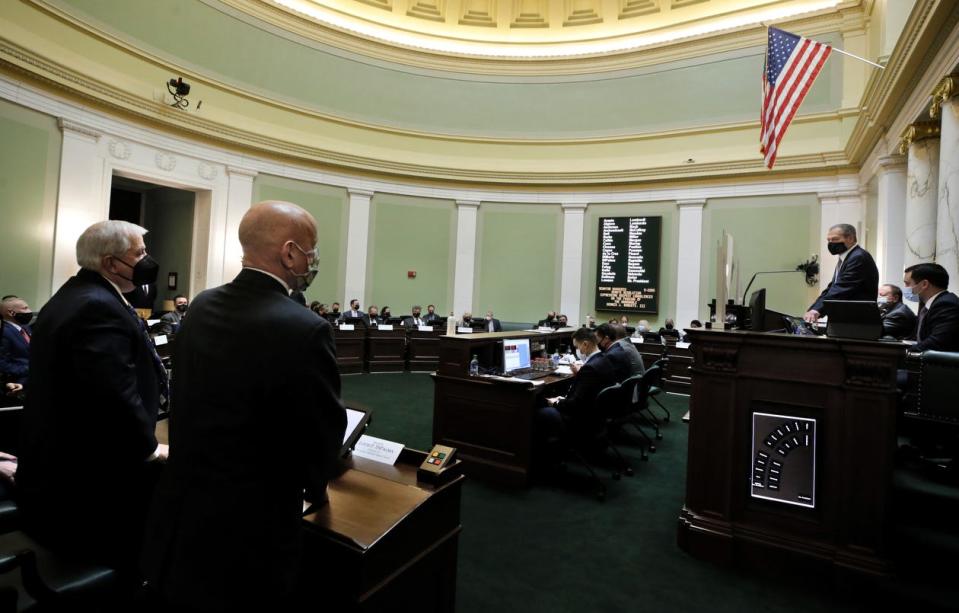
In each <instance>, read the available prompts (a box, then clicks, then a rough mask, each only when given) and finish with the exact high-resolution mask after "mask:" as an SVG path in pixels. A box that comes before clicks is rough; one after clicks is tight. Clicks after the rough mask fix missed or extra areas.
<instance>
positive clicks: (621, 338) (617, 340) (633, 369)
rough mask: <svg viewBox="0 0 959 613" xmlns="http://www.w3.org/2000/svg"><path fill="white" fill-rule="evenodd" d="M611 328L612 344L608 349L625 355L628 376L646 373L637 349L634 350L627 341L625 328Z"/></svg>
mask: <svg viewBox="0 0 959 613" xmlns="http://www.w3.org/2000/svg"><path fill="white" fill-rule="evenodd" d="M612 328H613V344H612V345H611V346H610V349H611V350H613V351H622V352H624V353H625V354H626V357H627V358H628V359H629V375H628V376H630V377H632V376H635V375H641V374H643V373H644V372H646V366H645V365H644V364H643V356H642V355H640V353H639V349H637V348H636V345H635V344H634V343H633V341H631V340H629V334H628V333H627V332H626V327H625V326H621V325H619V324H617V325H614V326H612Z"/></svg>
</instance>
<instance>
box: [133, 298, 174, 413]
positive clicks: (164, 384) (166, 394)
mask: <svg viewBox="0 0 959 613" xmlns="http://www.w3.org/2000/svg"><path fill="white" fill-rule="evenodd" d="M123 305H124V306H125V307H126V308H127V311H128V312H129V313H130V315H133V318H134V319H135V320H136V322H137V325H138V326H139V327H140V330H141V331H142V332H143V340H144V342H145V343H146V346H147V348H148V349H149V350H150V357H151V358H153V368H154V370H156V374H157V382H158V383H159V384H160V406H161V407H163V406H166V404H167V402H168V401H169V399H170V381H169V379H167V374H166V368H164V367H163V360H161V359H160V354H158V353H157V349H156V345H154V344H153V339H152V338H150V332H149V331H148V330H147V324H146V322H145V321H143V320H142V319H140V316H139V315H137V312H136V310H134V308H133V307H132V306H130V305H129V304H128V303H126V302H124V303H123Z"/></svg>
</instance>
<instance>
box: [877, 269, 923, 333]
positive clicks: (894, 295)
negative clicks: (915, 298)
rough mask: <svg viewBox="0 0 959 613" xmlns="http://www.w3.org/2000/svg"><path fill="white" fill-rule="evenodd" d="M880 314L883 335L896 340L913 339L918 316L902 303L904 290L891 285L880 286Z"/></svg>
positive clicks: (878, 301)
mask: <svg viewBox="0 0 959 613" xmlns="http://www.w3.org/2000/svg"><path fill="white" fill-rule="evenodd" d="M876 302H877V303H878V304H879V314H880V315H881V316H882V333H883V335H885V336H891V337H893V338H896V339H900V340H902V339H904V338H912V336H913V334H914V333H915V331H916V314H915V313H913V312H912V309H910V308H909V307H908V306H906V305H905V304H904V303H903V301H902V290H901V289H899V287H898V286H896V285H893V284H891V283H887V284H885V285H880V286H879V298H877V299H876Z"/></svg>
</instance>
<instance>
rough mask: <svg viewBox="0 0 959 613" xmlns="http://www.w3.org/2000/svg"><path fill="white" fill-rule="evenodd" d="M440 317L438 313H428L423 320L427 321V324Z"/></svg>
mask: <svg viewBox="0 0 959 613" xmlns="http://www.w3.org/2000/svg"><path fill="white" fill-rule="evenodd" d="M439 318H440V316H439V315H437V314H436V313H426V314H425V315H423V321H425V322H426V323H427V324H429V323H430V322H432V321H434V320H436V319H439Z"/></svg>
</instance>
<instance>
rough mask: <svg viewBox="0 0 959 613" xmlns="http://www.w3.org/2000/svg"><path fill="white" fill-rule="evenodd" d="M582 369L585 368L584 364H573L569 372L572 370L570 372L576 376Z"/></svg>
mask: <svg viewBox="0 0 959 613" xmlns="http://www.w3.org/2000/svg"><path fill="white" fill-rule="evenodd" d="M582 367H583V365H582V364H580V363H578V362H573V363H572V364H570V365H569V370H570V372H572V373H573V374H574V375H575V374H576V373H578V372H579V369H580V368H582Z"/></svg>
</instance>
